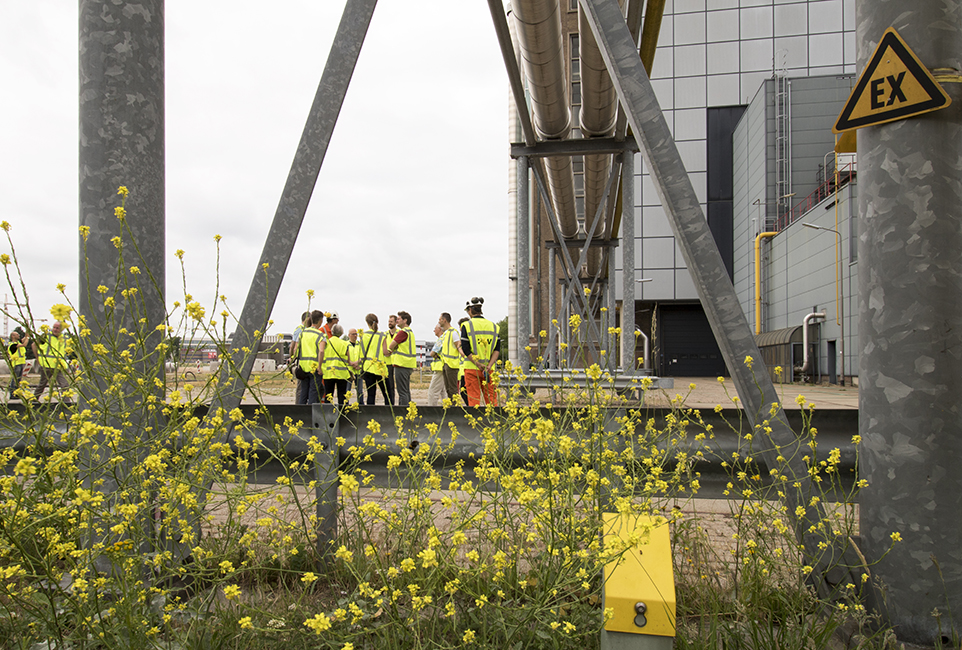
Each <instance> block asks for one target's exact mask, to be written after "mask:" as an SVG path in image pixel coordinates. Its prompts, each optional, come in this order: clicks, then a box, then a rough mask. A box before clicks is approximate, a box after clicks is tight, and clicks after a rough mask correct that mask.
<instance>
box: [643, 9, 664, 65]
mask: <svg viewBox="0 0 962 650" xmlns="http://www.w3.org/2000/svg"><path fill="white" fill-rule="evenodd" d="M664 15H665V0H648V6H647V7H645V24H644V27H642V30H641V47H640V48H639V52H638V54H639V56H641V62H642V64H643V65H644V66H645V72H647V73H648V76H649V77H650V76H651V68H652V66H653V65H654V64H655V48H657V47H658V34H659V33H660V32H661V20H662V17H663V16H664Z"/></svg>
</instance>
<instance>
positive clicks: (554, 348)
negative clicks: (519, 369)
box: [543, 248, 558, 368]
mask: <svg viewBox="0 0 962 650" xmlns="http://www.w3.org/2000/svg"><path fill="white" fill-rule="evenodd" d="M557 254H558V253H557V251H555V249H553V248H549V249H548V282H547V286H548V318H549V319H553V318H554V315H555V313H557V312H556V311H555V310H556V308H557V303H558V275H557V274H558V270H557V269H556V268H555V258H556V256H557ZM544 329H546V330H548V331H549V332H553V331H554V323H551V322H550V320H549V322H548V324H547V326H546V327H545V328H544ZM543 344H544V345H546V346H547V348H546V351H547V354H548V356H547V357H546V359H547V361H548V367H549V368H557V367H558V345H557V337H555V336H550V335H549V336H548V338H547V339H545V341H543Z"/></svg>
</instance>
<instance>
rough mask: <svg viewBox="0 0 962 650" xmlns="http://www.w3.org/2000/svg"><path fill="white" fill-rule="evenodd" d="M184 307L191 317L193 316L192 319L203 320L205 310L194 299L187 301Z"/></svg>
mask: <svg viewBox="0 0 962 650" xmlns="http://www.w3.org/2000/svg"><path fill="white" fill-rule="evenodd" d="M184 309H186V310H187V313H188V314H190V316H191V318H193V319H194V320H196V321H201V320H204V311H205V310H204V307H203V306H202V305H201V304H200V303H199V302H197V301H196V300H195V301H192V302H188V303H187V305H186V306H185V307H184Z"/></svg>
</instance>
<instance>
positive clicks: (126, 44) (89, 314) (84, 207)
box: [78, 0, 166, 363]
mask: <svg viewBox="0 0 962 650" xmlns="http://www.w3.org/2000/svg"><path fill="white" fill-rule="evenodd" d="M122 185H123V186H126V187H127V188H128V189H129V191H130V195H129V197H128V198H127V207H126V211H127V213H126V216H125V217H124V221H123V222H121V221H120V220H119V219H118V218H117V217H116V216H115V215H114V208H115V207H118V206H120V204H121V197H120V196H118V194H117V188H118V187H120V186H122ZM164 192H165V173H164V0H143V1H142V2H139V3H138V4H137V5H136V9H133V10H132V9H131V8H130V7H129V6H127V5H125V4H118V3H116V2H109V1H107V0H81V1H80V225H81V226H85V227H87V228H89V229H90V231H89V235H88V237H87V242H86V246H84V243H83V240H82V239H81V240H80V247H81V249H80V253H81V257H80V259H81V265H80V283H79V288H80V290H79V292H78V293H79V294H80V295H79V306H80V313H81V315H83V316H84V317H85V319H86V321H87V326H88V327H89V328H90V329H91V336H90V337H89V340H94V341H96V340H99V336H100V334H101V331H100V330H101V329H102V328H104V327H110V325H109V324H107V323H106V314H105V306H104V300H103V296H101V295H100V294H99V293H98V292H97V290H96V289H97V287H98V286H100V285H103V286H105V287H108V288H109V289H110V291H111V293H112V292H113V289H114V288H115V287H116V285H117V275H118V274H117V271H118V264H119V262H120V258H119V255H118V250H117V248H116V247H115V246H114V244H113V243H112V242H111V239H112V238H114V237H117V236H119V237H120V238H121V240H122V242H123V244H124V254H125V261H126V264H127V265H133V266H137V267H139V268H140V269H141V272H142V273H143V274H144V275H145V276H146V275H148V274H149V276H151V277H152V278H153V282H154V283H156V284H148V286H147V287H145V288H144V290H141V291H140V292H139V297H138V301H143V302H142V307H141V306H137V307H131V308H130V309H133V311H125V310H127V309H128V305H127V301H119V300H118V303H117V306H116V310H115V311H114V313H115V314H116V313H121V314H122V315H121V317H120V320H121V321H122V323H121V324H119V325H117V324H116V323H115V325H116V327H123V326H127V327H130V326H131V325H132V324H135V323H136V322H137V321H138V320H139V319H140V318H142V317H146V318H147V320H148V327H151V328H152V327H156V326H157V325H159V324H161V323H163V322H164V317H165V314H166V308H165V305H164V299H165V296H164V290H165V264H164V244H165V222H164V220H165V212H164V210H165V203H164ZM125 226H126V228H125ZM127 229H129V232H128V230H127ZM135 247H136V249H139V251H140V254H139V255H138V254H137V253H136V252H135ZM142 310H143V311H144V312H146V313H142ZM162 336H163V335H162V334H161V333H160V332H156V333H155V334H153V335H152V337H153V338H156V339H157V341H156V342H155V343H154V345H147V346H145V348H146V349H155V348H156V343H159V342H160V339H161V337H162ZM148 343H149V342H148ZM148 363H149V362H148Z"/></svg>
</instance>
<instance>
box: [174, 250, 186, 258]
mask: <svg viewBox="0 0 962 650" xmlns="http://www.w3.org/2000/svg"><path fill="white" fill-rule="evenodd" d="M174 255H175V256H176V257H177V259H179V260H182V259H184V249H182V248H178V249H177V251H176V252H175V253H174Z"/></svg>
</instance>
